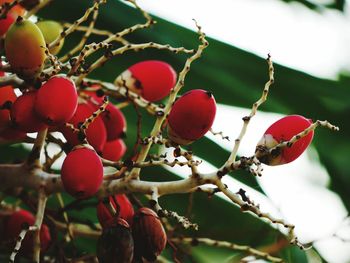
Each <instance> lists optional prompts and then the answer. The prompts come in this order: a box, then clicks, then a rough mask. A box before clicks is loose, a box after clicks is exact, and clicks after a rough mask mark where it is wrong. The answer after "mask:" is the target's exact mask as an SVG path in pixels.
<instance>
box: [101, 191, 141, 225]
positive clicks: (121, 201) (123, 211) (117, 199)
mask: <svg viewBox="0 0 350 263" xmlns="http://www.w3.org/2000/svg"><path fill="white" fill-rule="evenodd" d="M108 200H109V202H110V203H111V204H112V205H113V207H114V208H115V210H116V211H117V215H116V217H120V218H122V219H124V220H126V221H127V222H128V223H129V224H130V225H131V224H132V218H133V216H134V208H133V206H132V204H131V203H130V201H129V199H128V197H127V196H126V195H124V194H117V195H114V198H113V197H112V196H109V197H108ZM107 206H108V204H105V203H104V201H102V200H101V201H99V202H98V205H97V218H98V221H99V222H100V224H101V226H102V227H106V226H108V225H110V222H111V221H110V220H111V219H112V218H114V217H115V216H114V215H112V214H111V213H110V210H109V208H108V207H107Z"/></svg>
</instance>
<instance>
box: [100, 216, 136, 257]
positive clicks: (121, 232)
mask: <svg viewBox="0 0 350 263" xmlns="http://www.w3.org/2000/svg"><path fill="white" fill-rule="evenodd" d="M133 254H134V241H133V238H132V235H131V231H130V227H129V224H128V223H127V222H126V221H125V220H123V219H121V218H117V219H116V220H115V221H114V223H113V224H112V225H110V226H108V227H106V228H104V229H103V231H102V235H101V236H100V238H99V239H98V242H97V258H98V261H99V263H131V262H132V260H133Z"/></svg>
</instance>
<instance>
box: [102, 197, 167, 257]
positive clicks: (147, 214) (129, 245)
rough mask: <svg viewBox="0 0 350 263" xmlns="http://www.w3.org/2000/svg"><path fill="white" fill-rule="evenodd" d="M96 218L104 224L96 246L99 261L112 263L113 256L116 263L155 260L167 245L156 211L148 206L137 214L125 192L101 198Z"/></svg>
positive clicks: (140, 209)
mask: <svg viewBox="0 0 350 263" xmlns="http://www.w3.org/2000/svg"><path fill="white" fill-rule="evenodd" d="M97 218H98V220H99V222H100V224H101V226H102V227H103V231H102V235H101V236H100V238H99V241H98V245H97V257H98V259H99V261H100V262H111V261H109V259H110V258H113V260H114V261H113V262H132V260H133V259H134V261H137V262H139V261H141V262H142V258H144V259H146V260H148V261H154V260H156V259H157V256H159V255H160V253H161V252H162V251H163V250H164V248H165V246H166V243H167V238H166V233H165V230H164V228H163V225H162V223H161V221H160V219H159V217H158V216H157V214H156V213H155V212H154V211H153V210H151V209H149V208H147V207H141V208H139V209H138V210H137V211H136V213H134V209H133V206H132V204H131V203H130V201H129V199H128V198H127V197H126V195H123V194H120V195H114V196H109V197H107V198H106V199H105V200H104V201H100V202H99V204H98V205H97ZM112 240H116V242H111V241H112Z"/></svg>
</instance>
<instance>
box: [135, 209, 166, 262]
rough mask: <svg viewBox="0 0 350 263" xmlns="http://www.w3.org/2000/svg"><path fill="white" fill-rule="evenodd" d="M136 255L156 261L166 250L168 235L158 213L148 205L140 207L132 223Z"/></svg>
mask: <svg viewBox="0 0 350 263" xmlns="http://www.w3.org/2000/svg"><path fill="white" fill-rule="evenodd" d="M132 235H133V237H134V245H135V257H138V258H141V257H143V258H145V259H147V260H148V261H152V262H153V261H155V260H156V259H157V257H158V256H159V254H160V253H162V251H163V250H164V248H165V246H166V243H167V236H166V233H165V230H164V228H163V225H162V223H161V221H160V219H159V217H158V216H157V214H156V213H155V212H154V211H153V210H151V209H149V208H146V207H142V208H140V209H139V210H138V211H137V212H136V213H135V216H134V221H133V225H132Z"/></svg>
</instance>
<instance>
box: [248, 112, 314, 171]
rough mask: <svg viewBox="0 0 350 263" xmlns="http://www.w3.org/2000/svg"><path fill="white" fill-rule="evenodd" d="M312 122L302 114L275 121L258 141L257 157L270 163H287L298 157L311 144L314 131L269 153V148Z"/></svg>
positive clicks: (287, 138) (287, 139)
mask: <svg viewBox="0 0 350 263" xmlns="http://www.w3.org/2000/svg"><path fill="white" fill-rule="evenodd" d="M311 124H312V121H311V120H309V119H306V118H305V117H303V116H300V115H289V116H286V117H283V118H282V119H280V120H278V121H276V122H275V123H273V124H272V125H271V126H270V127H269V128H268V129H267V130H266V131H265V133H264V135H263V137H262V138H261V139H260V141H259V142H258V145H257V147H256V150H255V153H256V156H257V158H258V159H259V160H260V161H261V162H262V163H265V164H268V165H280V164H286V163H290V162H292V161H294V160H295V159H297V158H298V157H299V156H300V155H301V154H302V153H303V152H304V151H305V150H306V148H307V147H308V146H309V145H310V143H311V141H312V138H313V136H314V131H310V132H309V133H308V134H307V135H306V136H305V137H303V138H301V139H299V140H298V141H297V142H295V143H294V144H293V145H292V146H290V147H288V146H287V147H284V148H281V149H276V151H273V152H271V153H269V149H271V148H273V147H275V146H276V145H277V144H279V143H281V142H284V141H289V140H290V139H291V138H292V137H293V136H295V135H297V134H298V133H300V132H302V131H303V130H305V129H306V128H308V127H309V126H310V125H311Z"/></svg>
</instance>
